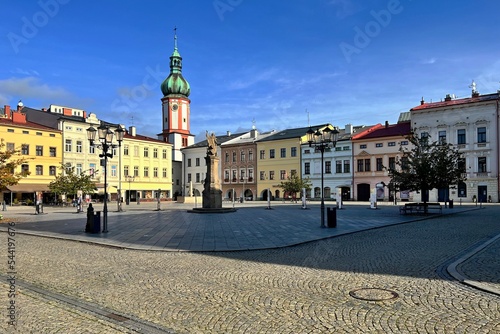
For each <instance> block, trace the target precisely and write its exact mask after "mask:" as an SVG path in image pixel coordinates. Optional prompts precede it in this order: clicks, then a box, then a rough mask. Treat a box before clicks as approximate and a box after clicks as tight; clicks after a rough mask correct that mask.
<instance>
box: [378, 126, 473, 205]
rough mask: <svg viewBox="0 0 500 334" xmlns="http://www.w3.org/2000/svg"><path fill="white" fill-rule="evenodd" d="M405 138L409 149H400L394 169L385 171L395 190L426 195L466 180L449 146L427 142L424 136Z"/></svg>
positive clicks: (454, 149) (427, 138)
mask: <svg viewBox="0 0 500 334" xmlns="http://www.w3.org/2000/svg"><path fill="white" fill-rule="evenodd" d="M407 139H408V141H409V142H410V143H411V144H412V145H411V146H410V148H407V147H403V146H401V148H400V149H399V150H400V152H401V153H402V157H401V159H399V160H398V161H396V166H395V168H389V169H388V171H389V177H390V178H391V183H392V184H393V186H394V187H395V188H396V189H399V190H409V191H420V192H422V193H426V192H427V191H429V190H432V189H445V188H448V187H450V186H452V187H453V186H455V185H457V184H458V183H460V182H464V181H466V177H465V171H464V170H463V167H462V165H461V164H460V160H461V159H463V156H462V153H460V152H459V151H458V149H457V148H455V147H454V146H453V145H452V144H447V143H441V142H436V141H433V142H431V141H430V138H429V136H428V135H424V136H423V137H422V138H418V136H417V134H416V133H412V134H410V135H409V136H408V137H407ZM425 199H426V198H425V196H424V200H425Z"/></svg>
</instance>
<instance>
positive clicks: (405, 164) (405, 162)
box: [401, 157, 409, 171]
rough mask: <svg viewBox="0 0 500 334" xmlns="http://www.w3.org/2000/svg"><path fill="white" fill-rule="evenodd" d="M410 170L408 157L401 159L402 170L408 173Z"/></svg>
mask: <svg viewBox="0 0 500 334" xmlns="http://www.w3.org/2000/svg"><path fill="white" fill-rule="evenodd" d="M408 169H409V166H408V158H407V157H402V158H401V170H403V171H408Z"/></svg>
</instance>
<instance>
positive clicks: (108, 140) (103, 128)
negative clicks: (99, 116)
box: [87, 124, 124, 233]
mask: <svg viewBox="0 0 500 334" xmlns="http://www.w3.org/2000/svg"><path fill="white" fill-rule="evenodd" d="M119 129H121V127H119ZM96 134H97V135H98V139H99V142H100V143H99V144H95V143H94V142H95V140H96ZM114 134H115V133H114V132H113V131H111V129H110V128H109V126H107V125H104V124H101V125H100V126H99V127H98V128H97V130H96V129H95V128H94V127H93V126H91V127H90V128H88V129H87V138H88V140H89V142H90V146H94V147H97V148H100V149H101V150H102V154H99V158H104V207H103V223H102V232H103V233H107V232H108V189H107V188H108V172H107V167H108V158H113V151H111V153H108V150H110V149H113V148H115V147H119V146H121V142H122V140H123V134H124V131H123V130H122V131H119V130H118V129H117V131H116V140H117V141H118V146H117V145H114V144H113V135H114Z"/></svg>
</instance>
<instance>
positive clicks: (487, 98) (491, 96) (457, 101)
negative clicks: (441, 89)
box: [410, 93, 498, 111]
mask: <svg viewBox="0 0 500 334" xmlns="http://www.w3.org/2000/svg"><path fill="white" fill-rule="evenodd" d="M496 99H498V94H497V93H494V94H485V95H479V96H475V97H467V98H464V99H452V100H450V101H440V102H430V103H424V104H422V105H419V106H416V107H414V108H411V109H410V111H418V110H424V109H433V108H440V107H449V106H456V105H461V104H469V103H478V102H487V101H494V100H496Z"/></svg>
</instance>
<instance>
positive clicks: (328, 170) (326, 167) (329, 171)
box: [325, 161, 332, 174]
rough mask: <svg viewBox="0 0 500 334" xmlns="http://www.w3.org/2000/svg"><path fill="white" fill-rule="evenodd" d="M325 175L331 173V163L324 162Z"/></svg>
mask: <svg viewBox="0 0 500 334" xmlns="http://www.w3.org/2000/svg"><path fill="white" fill-rule="evenodd" d="M325 173H326V174H331V173H332V162H331V161H325Z"/></svg>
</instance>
